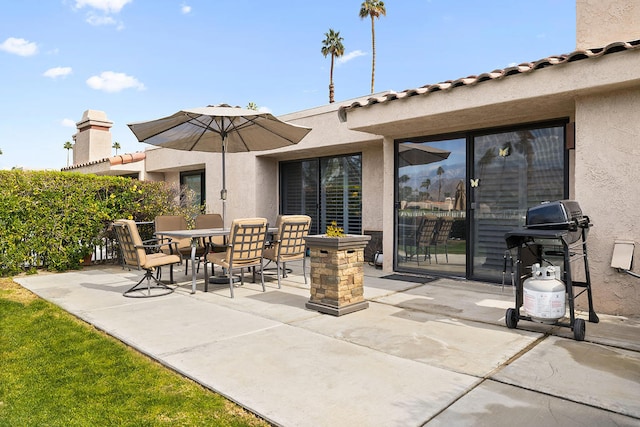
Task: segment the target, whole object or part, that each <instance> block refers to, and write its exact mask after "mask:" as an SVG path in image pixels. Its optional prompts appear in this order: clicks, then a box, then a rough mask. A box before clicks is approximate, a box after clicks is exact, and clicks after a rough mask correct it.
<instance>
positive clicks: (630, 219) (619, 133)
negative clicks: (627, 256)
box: [575, 85, 640, 314]
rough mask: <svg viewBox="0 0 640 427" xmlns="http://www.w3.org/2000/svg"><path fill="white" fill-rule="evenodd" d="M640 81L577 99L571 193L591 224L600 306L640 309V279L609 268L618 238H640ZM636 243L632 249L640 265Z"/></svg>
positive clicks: (618, 311)
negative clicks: (622, 88)
mask: <svg viewBox="0 0 640 427" xmlns="http://www.w3.org/2000/svg"><path fill="white" fill-rule="evenodd" d="M639 115H640V85H639V87H637V88H636V89H627V90H619V91H612V92H609V93H606V94H602V95H598V96H596V95H591V96H583V97H578V99H577V100H576V150H575V151H576V174H575V193H576V197H575V198H576V199H577V200H579V201H580V203H581V205H582V209H583V210H584V211H585V212H586V213H588V215H589V216H590V218H591V220H592V222H593V224H594V226H593V227H592V228H591V230H590V235H589V239H588V242H589V263H590V267H591V280H592V282H593V283H594V285H593V293H594V299H595V301H597V307H598V309H599V310H601V311H603V312H606V313H614V314H634V313H635V314H638V313H640V280H639V279H637V278H634V277H631V276H629V275H626V274H621V273H619V272H617V271H615V270H614V269H613V268H611V267H610V265H611V256H612V254H613V247H614V241H615V240H616V239H624V240H633V241H634V242H640V224H639V223H638V221H639V220H640V193H639V192H638V191H637V189H638V188H639V184H638V180H639V179H640V121H638V120H637V117H638V116H639ZM639 257H640V247H638V246H637V243H636V249H635V254H634V261H635V262H634V265H635V268H634V270H635V271H638V266H640V258H639Z"/></svg>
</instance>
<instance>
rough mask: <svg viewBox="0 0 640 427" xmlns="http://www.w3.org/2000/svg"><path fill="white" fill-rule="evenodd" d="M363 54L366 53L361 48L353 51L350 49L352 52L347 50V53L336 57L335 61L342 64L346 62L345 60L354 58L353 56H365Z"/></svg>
mask: <svg viewBox="0 0 640 427" xmlns="http://www.w3.org/2000/svg"><path fill="white" fill-rule="evenodd" d="M365 55H366V53H364V52H363V51H361V50H354V51H352V52H349V53H347V54H345V55H342V56H340V57H338V58H336V63H337V64H338V65H340V64H344V63H346V62H349V61H351V60H352V59H354V58H357V57H359V56H365Z"/></svg>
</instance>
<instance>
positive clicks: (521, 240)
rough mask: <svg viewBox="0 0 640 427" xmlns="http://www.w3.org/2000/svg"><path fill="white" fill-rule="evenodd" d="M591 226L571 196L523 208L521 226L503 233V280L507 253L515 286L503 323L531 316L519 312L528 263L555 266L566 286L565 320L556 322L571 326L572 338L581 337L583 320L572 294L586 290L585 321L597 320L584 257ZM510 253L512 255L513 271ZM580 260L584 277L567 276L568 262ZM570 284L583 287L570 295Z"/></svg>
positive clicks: (527, 275) (568, 270) (509, 323)
mask: <svg viewBox="0 0 640 427" xmlns="http://www.w3.org/2000/svg"><path fill="white" fill-rule="evenodd" d="M591 226H592V224H591V221H590V220H589V217H588V216H586V215H584V214H583V213H582V209H581V208H580V205H579V204H578V202H576V201H575V200H559V201H555V202H545V203H542V204H540V205H537V206H533V207H531V208H529V209H528V210H527V216H526V221H525V226H524V227H521V228H518V229H515V230H512V231H510V232H508V233H506V234H505V241H506V244H507V248H508V250H507V251H506V252H505V257H504V261H505V262H504V270H503V283H504V276H505V273H506V268H507V257H509V258H511V278H512V285H513V286H514V287H515V300H516V301H515V303H516V306H515V308H509V309H508V310H507V313H506V324H507V327H509V328H515V327H516V326H517V324H518V321H519V320H532V318H531V317H528V316H526V315H522V314H520V308H521V307H522V305H523V283H524V281H525V280H526V279H528V278H530V277H531V271H532V265H535V264H539V265H542V266H545V265H547V266H558V267H559V268H560V269H561V278H562V281H563V282H564V285H565V288H566V296H567V302H568V306H569V317H570V318H569V322H568V323H562V322H558V323H557V324H558V325H560V326H567V327H570V328H571V329H572V330H573V334H574V338H575V339H576V340H578V341H582V340H584V336H585V321H584V320H583V319H580V318H576V317H575V310H574V308H575V298H576V297H578V296H580V295H581V294H582V293H584V292H587V297H588V303H589V322H592V323H598V322H599V319H598V315H597V314H596V313H595V311H594V310H593V302H592V296H591V278H590V275H589V261H588V258H587V235H588V231H589V228H590V227H591ZM514 254H515V258H516V262H515V271H514V262H513V259H514ZM578 260H582V262H583V264H584V271H585V274H584V277H585V278H586V280H585V281H584V282H582V281H580V282H579V281H574V280H572V278H571V272H572V268H571V264H572V263H573V262H575V261H578ZM574 287H578V288H583V289H582V290H581V291H580V292H578V293H577V294H576V295H574Z"/></svg>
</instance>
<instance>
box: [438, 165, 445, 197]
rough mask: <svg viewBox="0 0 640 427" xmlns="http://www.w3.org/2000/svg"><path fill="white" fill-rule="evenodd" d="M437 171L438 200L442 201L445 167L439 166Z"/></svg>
mask: <svg viewBox="0 0 640 427" xmlns="http://www.w3.org/2000/svg"><path fill="white" fill-rule="evenodd" d="M436 173H437V174H438V201H440V193H441V192H442V175H444V169H443V168H442V166H439V167H438V170H437V172H436Z"/></svg>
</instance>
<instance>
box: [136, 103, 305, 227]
mask: <svg viewBox="0 0 640 427" xmlns="http://www.w3.org/2000/svg"><path fill="white" fill-rule="evenodd" d="M128 126H129V129H131V131H132V132H133V134H134V135H135V136H136V138H137V139H138V141H140V142H144V143H147V144H152V145H156V146H159V147H163V148H173V149H176V150H186V151H208V152H219V153H222V190H221V191H220V198H221V199H222V203H223V204H222V216H223V218H224V216H225V201H226V198H227V188H226V172H225V154H226V153H227V152H228V153H238V152H245V151H264V150H272V149H275V148H280V147H286V146H288V145H294V144H297V143H298V142H300V140H301V139H302V138H304V137H305V135H307V134H308V133H309V132H310V131H311V129H310V128H308V127H304V126H298V125H294V124H291V123H287V122H283V121H281V120H279V119H277V118H276V117H275V116H273V115H272V114H270V113H260V112H258V111H254V110H248V109H244V108H239V107H231V106H229V105H226V104H221V105H216V106H213V105H209V106H207V107H201V108H192V109H186V110H181V111H178V112H177V113H175V114H173V115H171V116H168V117H164V118H161V119H156V120H151V121H147V122H138V123H131V124H129V125H128Z"/></svg>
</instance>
